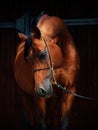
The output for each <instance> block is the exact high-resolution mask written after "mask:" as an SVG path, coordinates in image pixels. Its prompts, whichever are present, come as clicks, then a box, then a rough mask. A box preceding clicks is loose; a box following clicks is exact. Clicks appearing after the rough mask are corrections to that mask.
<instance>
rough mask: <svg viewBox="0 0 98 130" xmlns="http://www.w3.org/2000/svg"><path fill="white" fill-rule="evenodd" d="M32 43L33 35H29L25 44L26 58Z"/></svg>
mask: <svg viewBox="0 0 98 130" xmlns="http://www.w3.org/2000/svg"><path fill="white" fill-rule="evenodd" d="M31 45H32V37H31V36H29V37H28V38H27V39H26V41H25V44H24V58H25V59H26V57H27V55H28V50H29V48H30V47H31Z"/></svg>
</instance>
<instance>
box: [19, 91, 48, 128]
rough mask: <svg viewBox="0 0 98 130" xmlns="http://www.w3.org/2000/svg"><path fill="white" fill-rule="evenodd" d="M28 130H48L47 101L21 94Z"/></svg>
mask: <svg viewBox="0 0 98 130" xmlns="http://www.w3.org/2000/svg"><path fill="white" fill-rule="evenodd" d="M20 96H21V103H22V106H23V111H24V121H25V124H27V125H25V124H24V125H25V128H26V130H29V129H32V130H47V128H46V124H45V99H44V98H40V97H37V96H35V97H34V96H31V95H28V94H26V93H24V92H21V93H20Z"/></svg>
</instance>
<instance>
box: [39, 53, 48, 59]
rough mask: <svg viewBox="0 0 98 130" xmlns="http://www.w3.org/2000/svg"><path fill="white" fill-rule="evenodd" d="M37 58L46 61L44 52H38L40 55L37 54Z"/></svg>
mask: <svg viewBox="0 0 98 130" xmlns="http://www.w3.org/2000/svg"><path fill="white" fill-rule="evenodd" d="M38 57H39V59H41V60H45V59H46V52H40V53H39V54H38Z"/></svg>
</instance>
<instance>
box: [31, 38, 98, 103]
mask: <svg viewBox="0 0 98 130" xmlns="http://www.w3.org/2000/svg"><path fill="white" fill-rule="evenodd" d="M42 40H43V41H44V43H45V45H46V48H47V51H48V55H49V61H50V65H49V67H46V68H39V69H36V70H34V71H33V72H37V71H42V70H51V73H52V77H53V82H52V83H53V84H54V85H55V86H57V87H58V88H60V89H62V90H63V91H64V92H67V93H68V94H71V95H73V96H75V97H78V98H82V99H87V100H97V101H98V98H92V97H87V96H82V95H80V94H77V93H74V92H72V91H70V90H68V89H67V88H66V87H65V86H62V85H60V84H58V83H57V81H56V78H55V72H54V67H53V62H52V59H51V55H50V51H49V48H48V43H47V41H46V40H45V38H44V37H42Z"/></svg>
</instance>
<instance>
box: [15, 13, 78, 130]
mask: <svg viewBox="0 0 98 130" xmlns="http://www.w3.org/2000/svg"><path fill="white" fill-rule="evenodd" d="M35 21H36V22H33V24H32V32H31V35H30V36H26V35H25V34H23V33H18V35H19V38H20V39H21V41H20V43H19V45H18V48H17V52H16V56H15V62H14V73H15V80H16V82H17V84H18V86H19V88H20V90H21V94H20V95H21V103H22V105H23V107H24V110H25V111H26V113H27V117H28V120H29V122H30V125H31V126H32V130H33V129H34V130H67V128H68V117H69V113H70V110H71V107H72V104H73V101H74V96H73V95H71V94H68V93H66V92H64V91H62V90H61V89H60V88H59V86H58V84H60V85H62V86H63V87H66V88H67V89H69V90H70V91H71V92H75V91H76V84H77V78H78V73H79V55H78V51H77V48H76V46H75V43H74V40H73V38H72V36H71V34H70V32H69V30H68V28H67V26H66V25H65V23H64V21H63V20H62V19H61V18H59V17H57V16H50V15H48V14H47V13H44V14H43V15H40V17H39V18H37V20H35Z"/></svg>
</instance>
